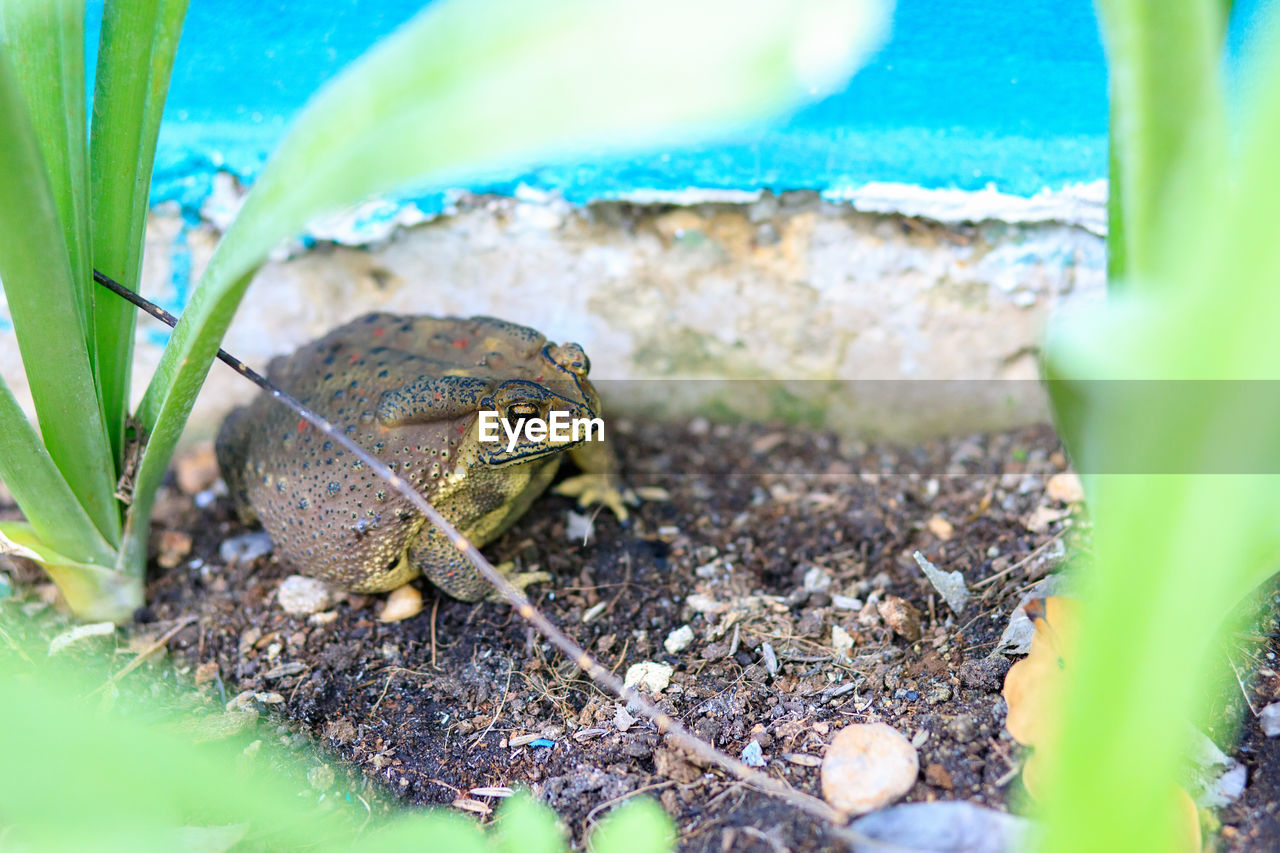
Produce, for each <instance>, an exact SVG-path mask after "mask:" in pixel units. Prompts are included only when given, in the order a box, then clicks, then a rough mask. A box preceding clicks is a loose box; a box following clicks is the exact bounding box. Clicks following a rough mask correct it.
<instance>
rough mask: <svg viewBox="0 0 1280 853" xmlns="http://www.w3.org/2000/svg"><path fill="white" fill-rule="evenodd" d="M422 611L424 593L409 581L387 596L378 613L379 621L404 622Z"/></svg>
mask: <svg viewBox="0 0 1280 853" xmlns="http://www.w3.org/2000/svg"><path fill="white" fill-rule="evenodd" d="M421 612H422V593H420V592H418V588H417V587H416V586H414V585H413V584H410V583H407V584H405V585H404V586H401V587H397V588H396V589H393V590H392V591H391V594H390V595H388V596H387V603H386V604H384V605H382V612H381V613H379V614H378V621H379V622H403V621H404V620H405V619H410V618H412V617H414V616H417V615H418V614H419V613H421Z"/></svg>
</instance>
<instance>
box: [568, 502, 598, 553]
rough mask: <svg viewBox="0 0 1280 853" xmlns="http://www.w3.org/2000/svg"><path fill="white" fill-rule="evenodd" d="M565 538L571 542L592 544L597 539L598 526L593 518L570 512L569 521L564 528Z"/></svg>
mask: <svg viewBox="0 0 1280 853" xmlns="http://www.w3.org/2000/svg"><path fill="white" fill-rule="evenodd" d="M564 528H565V530H564V536H565V538H566V539H568V540H569V541H570V542H579V543H581V544H583V545H587V544H590V542H591V540H592V539H593V538H594V537H595V532H596V525H595V519H594V517H593V516H590V515H584V514H583V513H580V512H574V511H573V510H569V520H568V521H567V522H566V523H565V526H564Z"/></svg>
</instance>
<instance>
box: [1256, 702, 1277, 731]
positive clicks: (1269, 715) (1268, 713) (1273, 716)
mask: <svg viewBox="0 0 1280 853" xmlns="http://www.w3.org/2000/svg"><path fill="white" fill-rule="evenodd" d="M1258 722H1259V723H1261V724H1262V733H1263V734H1265V735H1266V736H1267V737H1276V736H1277V735H1280V702H1273V703H1271V704H1270V705H1268V706H1267V707H1265V708H1263V709H1262V710H1261V711H1259V712H1258Z"/></svg>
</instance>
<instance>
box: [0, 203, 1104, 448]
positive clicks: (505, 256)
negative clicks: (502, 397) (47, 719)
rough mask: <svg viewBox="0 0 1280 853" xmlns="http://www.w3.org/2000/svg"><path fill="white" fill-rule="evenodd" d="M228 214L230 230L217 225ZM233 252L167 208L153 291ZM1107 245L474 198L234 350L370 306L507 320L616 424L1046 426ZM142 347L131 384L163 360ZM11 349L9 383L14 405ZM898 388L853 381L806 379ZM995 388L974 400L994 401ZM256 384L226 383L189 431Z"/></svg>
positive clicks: (261, 298) (336, 269)
mask: <svg viewBox="0 0 1280 853" xmlns="http://www.w3.org/2000/svg"><path fill="white" fill-rule="evenodd" d="M215 219H216V217H215ZM217 237H218V232H217V230H216V228H215V227H214V226H213V225H211V224H209V223H208V222H206V223H204V224H200V225H197V226H185V225H184V223H183V221H182V220H181V219H180V218H179V217H177V216H171V215H165V214H164V213H159V212H158V213H153V215H152V217H151V221H150V223H149V227H148V234H147V256H146V265H145V271H144V282H143V290H144V293H146V294H147V295H149V296H150V297H152V298H157V299H159V300H161V301H172V300H174V299H175V297H176V295H177V294H175V292H174V289H175V284H174V282H175V281H176V282H179V283H181V282H184V281H186V280H187V279H188V277H187V276H186V275H185V270H184V269H175V264H177V265H180V266H183V267H185V265H186V264H188V263H189V264H190V280H192V281H194V280H195V279H197V278H198V276H199V274H200V272H201V271H202V270H203V268H204V265H205V264H206V263H207V261H208V258H209V256H210V254H211V252H212V250H213V247H214V245H215V243H216V240H217ZM1103 253H1104V250H1103V244H1102V239H1101V238H1100V237H1098V236H1097V235H1095V234H1093V233H1090V232H1089V231H1087V230H1085V229H1083V228H1079V227H1075V226H1069V225H1063V224H1056V223H1031V224H1016V225H1015V224H1009V223H1005V222H985V223H979V224H976V225H959V226H944V225H941V224H938V223H935V222H931V221H928V220H923V219H912V218H905V217H902V216H898V215H891V214H868V213H859V212H856V211H855V210H853V209H852V208H851V207H850V206H848V205H845V204H838V203H831V202H826V201H823V200H821V199H820V198H819V197H818V196H817V195H816V194H812V193H793V194H787V195H784V196H782V197H780V198H775V197H773V196H768V195H766V196H764V197H762V198H760V199H758V200H756V201H753V202H750V203H741V204H728V203H722V204H711V203H708V204H698V205H693V206H683V207H681V206H661V205H652V206H637V205H634V204H628V203H622V202H599V203H595V204H592V205H589V206H587V207H585V208H576V207H571V206H569V205H567V204H565V203H564V202H562V201H559V200H557V199H555V198H550V199H546V198H539V199H537V200H533V201H529V200H517V199H511V198H495V197H476V198H470V199H465V200H463V201H462V202H461V203H460V204H459V205H458V209H457V212H456V213H453V214H451V215H448V216H444V217H441V218H438V219H436V220H434V221H431V222H427V223H424V224H420V225H416V226H414V227H411V228H406V229H400V230H398V231H397V232H395V233H394V235H393V236H392V237H391V238H390V239H388V240H386V241H384V242H383V243H381V244H379V245H376V246H371V247H367V248H351V247H348V246H340V245H332V244H320V245H317V246H315V247H314V248H312V249H310V250H308V251H303V252H300V253H298V254H296V255H294V256H292V257H288V258H284V259H281V260H276V261H272V262H270V263H268V264H267V265H266V266H265V267H264V268H263V269H262V271H261V272H260V273H259V275H258V277H257V280H256V281H255V283H254V285H253V286H252V287H251V288H250V291H249V294H248V297H247V298H246V299H245V301H244V303H243V305H242V306H241V308H240V311H239V314H238V315H237V317H236V320H235V322H234V324H233V326H232V328H231V331H230V334H229V335H228V338H227V340H226V342H225V347H226V348H227V349H228V350H229V351H231V352H233V353H235V354H237V355H238V356H240V357H241V358H243V359H245V360H246V361H248V362H249V363H250V364H251V365H255V366H259V367H262V366H264V365H265V364H266V362H267V361H268V360H269V359H270V358H271V357H272V356H273V355H276V354H280V353H285V352H288V351H290V350H292V349H293V348H294V347H296V346H298V345H299V344H301V343H303V342H304V341H306V340H309V339H310V338H313V337H315V336H316V335H318V334H320V333H322V332H324V331H325V330H327V329H329V328H331V327H333V326H335V325H337V324H339V323H342V322H344V321H346V320H348V319H350V318H352V317H354V316H356V315H358V314H361V313H363V312H365V311H369V310H374V309H378V310H388V311H399V312H424V313H442V314H475V313H484V314H493V315H496V316H500V317H503V318H506V319H510V320H513V321H517V322H521V323H525V324H527V325H530V326H533V327H535V328H537V329H539V330H540V331H542V332H544V333H545V334H547V335H548V336H549V337H551V338H553V339H557V340H575V341H578V342H579V343H581V344H582V345H583V346H584V347H585V348H586V350H587V352H588V354H589V355H590V357H591V359H592V365H593V366H592V376H593V377H597V378H600V379H604V380H637V379H649V380H659V379H661V380H677V379H682V380H687V379H693V378H703V379H721V380H725V379H727V380H746V379H754V380H786V381H787V382H786V384H785V387H783V386H782V385H780V384H779V383H777V382H766V383H755V384H751V385H748V384H746V383H741V382H736V381H735V382H731V383H720V384H715V383H694V382H661V383H659V382H648V383H626V384H615V383H612V382H606V383H605V389H604V393H605V394H606V398H607V403H608V404H609V406H610V408H611V410H613V411H618V410H632V411H650V412H651V411H660V412H671V411H690V410H694V411H711V412H713V413H720V414H725V413H730V412H737V413H740V414H745V415H747V416H750V417H755V418H763V419H770V418H777V417H789V418H792V419H795V418H797V417H800V419H802V420H805V421H807V422H810V423H826V424H828V425H831V426H835V427H838V428H841V429H843V430H845V431H849V432H868V431H869V432H871V433H884V432H894V433H898V434H910V433H920V432H933V431H939V430H941V431H956V430H961V429H969V428H974V427H978V426H998V425H1003V424H1007V423H1016V422H1025V421H1027V420H1034V419H1037V418H1040V417H1043V407H1042V402H1041V401H1040V399H1039V391H1038V389H1037V388H1036V386H1035V384H1034V382H1031V381H1010V382H1005V383H999V384H996V383H993V382H987V383H982V384H974V383H973V382H969V383H958V382H947V383H939V382H927V383H922V382H918V381H917V382H911V381H908V380H1031V379H1033V378H1034V376H1035V352H1036V345H1037V340H1038V337H1039V334H1040V331H1041V329H1042V327H1043V325H1044V323H1045V321H1046V318H1047V317H1048V316H1049V315H1050V313H1051V312H1052V311H1054V310H1055V309H1056V308H1057V307H1058V306H1059V305H1060V304H1061V303H1062V302H1063V301H1064V299H1068V298H1071V299H1076V298H1089V297H1092V296H1098V295H1100V294H1101V292H1102V287H1103V275H1104V262H1103V261H1104V254H1103ZM157 326H158V324H156V323H154V322H153V321H150V320H147V321H145V322H144V323H143V324H142V327H141V328H140V331H139V342H138V372H137V376H136V382H137V388H138V390H140V389H141V388H142V386H143V384H144V383H145V381H146V379H147V378H148V377H149V375H150V372H151V370H152V369H153V368H154V365H155V364H156V362H157V360H158V358H159V352H160V349H159V346H158V338H159V337H160V335H159V334H158V329H157ZM17 365H18V360H17V355H16V346H15V345H14V342H13V337H12V333H11V332H6V333H4V334H3V337H2V338H0V369H2V370H3V371H4V375H5V377H6V379H8V380H9V381H10V383H11V384H12V385H14V386H16V390H18V392H19V393H20V394H22V393H23V392H24V391H25V382H24V381H23V380H22V378H21V371H20V370H19V369H18V366H17ZM832 379H840V380H895V381H892V382H865V383H864V382H859V383H857V384H856V385H848V384H837V385H830V384H827V383H819V382H809V381H804V380H832ZM979 389H981V390H979ZM252 393H253V389H252V387H251V386H249V385H248V384H247V383H245V382H244V381H243V380H242V379H239V378H238V377H236V376H235V375H233V374H232V373H231V372H230V371H229V370H226V369H224V368H221V367H215V368H214V371H213V373H212V375H211V377H210V380H209V382H208V384H207V386H206V388H205V390H204V392H203V394H202V396H201V400H200V402H199V405H198V407H197V411H196V414H195V417H194V419H193V422H192V426H191V430H190V432H189V435H205V434H208V433H209V432H211V431H212V430H213V429H214V428H215V425H216V421H217V419H218V418H220V417H221V415H222V414H223V413H224V412H225V411H226V410H227V409H228V408H230V407H231V406H232V405H234V404H236V403H238V402H240V401H243V400H245V399H247V398H248V397H249V396H250V395H251V394H252Z"/></svg>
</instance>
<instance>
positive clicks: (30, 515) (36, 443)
mask: <svg viewBox="0 0 1280 853" xmlns="http://www.w3.org/2000/svg"><path fill="white" fill-rule="evenodd" d="M0 481H3V482H4V483H5V484H6V486H7V487H8V489H9V492H10V493H11V494H12V495H13V499H14V500H15V501H16V502H17V504H18V508H19V509H21V510H22V514H23V515H24V516H26V519H27V521H28V522H29V523H30V524H31V528H32V530H33V531H35V533H36V535H37V536H39V537H40V539H41V541H44V542H49V543H57V544H58V546H59V547H60V548H61V550H62V552H63V553H65V554H66V555H67V556H69V557H71V558H72V559H74V560H77V561H79V562H82V563H93V564H96V565H99V566H111V565H112V564H113V562H114V558H115V553H114V551H113V550H112V548H111V547H110V546H109V545H108V544H107V541H106V540H105V539H103V538H102V534H100V533H99V532H98V529H97V528H96V527H94V524H93V521H92V520H91V519H90V518H89V516H88V514H86V513H85V511H84V507H82V506H80V502H79V501H78V500H77V499H76V496H75V493H74V492H72V491H71V488H70V487H69V486H68V485H67V481H66V480H64V479H63V477H62V474H61V472H59V471H58V466H56V465H55V464H54V463H53V459H52V457H50V456H49V452H48V451H47V450H46V449H45V446H44V444H42V443H41V441H40V436H38V435H36V431H35V429H34V428H32V426H31V424H30V422H28V421H27V416H26V414H25V413H24V412H23V411H22V409H21V407H20V406H19V405H18V401H17V400H16V399H14V396H13V393H12V392H11V391H10V390H9V386H8V384H6V383H5V381H4V380H3V379H2V378H0Z"/></svg>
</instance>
